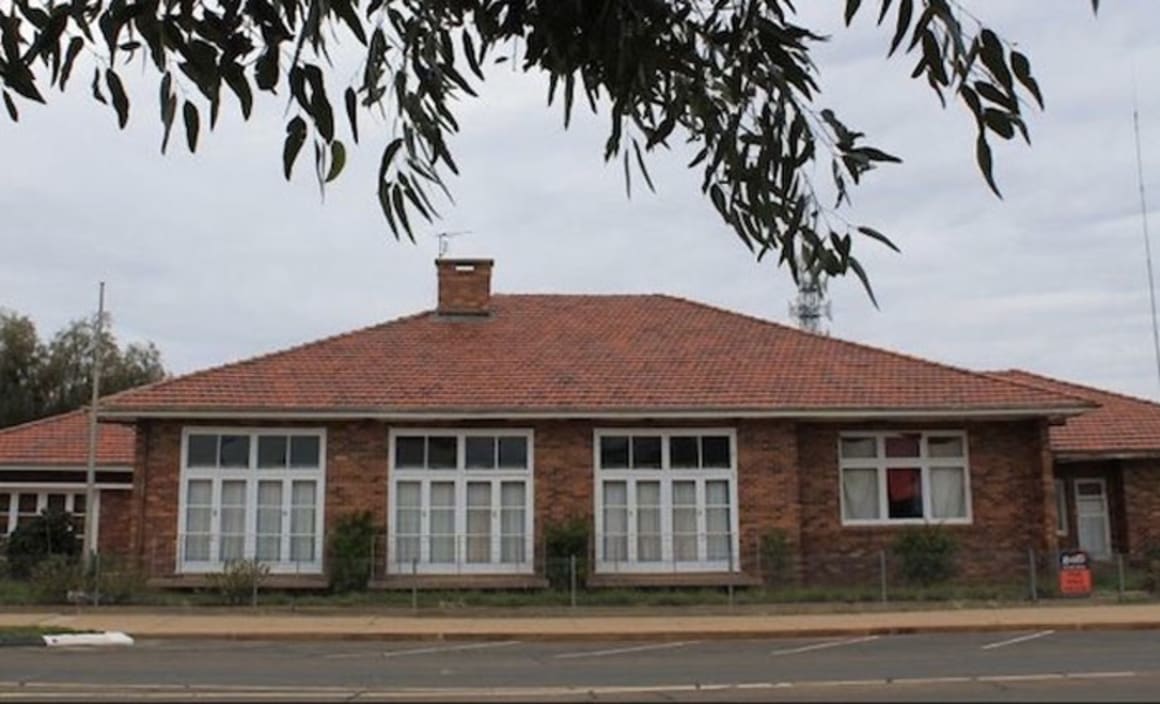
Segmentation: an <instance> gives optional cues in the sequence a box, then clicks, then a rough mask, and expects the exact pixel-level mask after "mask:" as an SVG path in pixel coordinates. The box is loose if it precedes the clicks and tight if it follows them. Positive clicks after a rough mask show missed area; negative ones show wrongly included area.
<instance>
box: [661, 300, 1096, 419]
mask: <svg viewBox="0 0 1160 704" xmlns="http://www.w3.org/2000/svg"><path fill="white" fill-rule="evenodd" d="M655 295H657V296H659V297H661V298H669V299H672V300H675V301H680V302H683V303H687V304H690V305H694V306H699V307H701V308H708V309H710V310H713V311H717V312H721V313H726V314H728V315H732V316H736V317H739V318H744V319H746V320H752V321H754V322H757V323H762V324H764V325H769V326H772V327H776V328H779V329H781V330H784V331H786V332H790V333H794V334H797V335H803V336H807V337H811V338H814V339H820V340H829V341H833V342H834V343H837V344H840V345H844V346H847V347H854V348H857V349H859V350H864V351H870V352H874V353H878V354H887V355H890V356H892V357H895V358H897V359H902V360H906V361H908V362H919V363H921V364H928V365H931V366H934V367H938V368H940V369H946V370H948V371H952V372H955V373H958V374H962V375H965V376H968V377H978V378H982V379H987V380H988V381H992V382H996V383H1000V384H1011V385H1013V386H1019V387H1022V388H1030V389H1034V390H1036V391H1039V392H1044V391H1046V392H1047V393H1050V394H1054V395H1057V396H1060V397H1063V398H1070V399H1073V400H1078V401H1081V402H1082V404H1083V405H1089V404H1091V403H1092V402H1091V401H1089V400H1087V399H1085V398H1080V397H1078V396H1072V395H1071V394H1066V393H1062V392H1059V391H1055V390H1053V389H1044V388H1040V387H1034V386H1031V385H1029V384H1020V383H1017V382H1013V381H1009V380H1007V379H1002V378H999V377H996V376H994V375H993V374H990V373H988V372H981V371H976V370H973V369H967V368H966V367H957V366H955V365H953V364H947V363H946V362H939V361H937V360H933V359H926V358H925V357H919V356H917V355H913V354H907V353H905V352H898V351H896V350H892V349H888V348H886V347H875V346H874V345H868V344H866V343H864V342H856V341H854V340H847V339H845V338H841V337H831V336H829V335H823V334H821V333H816V332H808V331H805V330H799V329H798V328H795V327H793V326H792V325H786V324H785V323H779V322H777V321H776V320H769V319H767V318H761V317H758V316H756V315H750V314H748V313H742V312H739V311H734V310H729V309H728V308H721V307H719V306H715V305H712V304H710V303H704V302H701V301H695V300H692V299H688V298H683V297H681V296H674V295H671V294H667V293H661V294H655Z"/></svg>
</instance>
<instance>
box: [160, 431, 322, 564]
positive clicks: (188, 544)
mask: <svg viewBox="0 0 1160 704" xmlns="http://www.w3.org/2000/svg"><path fill="white" fill-rule="evenodd" d="M325 482H326V434H325V432H324V431H323V430H320V429H300V428H202V427H190V428H185V429H184V431H183V432H182V438H181V490H180V497H179V514H178V525H179V536H178V541H177V552H178V558H177V569H178V571H180V572H186V573H205V572H216V571H219V570H221V569H222V568H223V567H224V566H225V565H226V564H227V563H229V562H231V561H233V560H249V559H257V560H259V561H260V562H262V563H264V564H266V565H268V566H269V567H270V571H271V572H276V573H302V574H317V573H319V572H321V571H322V526H323V506H324V500H323V497H324V496H325Z"/></svg>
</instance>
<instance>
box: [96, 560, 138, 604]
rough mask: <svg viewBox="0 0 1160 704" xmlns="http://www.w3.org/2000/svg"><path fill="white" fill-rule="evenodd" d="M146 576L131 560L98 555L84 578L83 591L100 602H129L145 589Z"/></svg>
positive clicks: (135, 599) (136, 598)
mask: <svg viewBox="0 0 1160 704" xmlns="http://www.w3.org/2000/svg"><path fill="white" fill-rule="evenodd" d="M146 581H147V578H146V576H145V573H144V572H142V571H141V569H140V567H139V566H138V565H136V564H135V563H134V562H133V561H132V560H129V559H126V558H123V557H120V556H117V555H98V557H97V561H96V562H95V563H94V564H93V567H92V570H91V571H90V572H89V574H88V575H87V576H86V578H85V592H86V594H88V595H89V597H90V598H91V599H94V600H96V599H99V600H100V603H102V604H129V603H132V602H134V601H137V600H138V598H139V597H140V596H141V595H142V594H143V593H144V592H145V591H146Z"/></svg>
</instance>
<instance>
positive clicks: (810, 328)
mask: <svg viewBox="0 0 1160 704" xmlns="http://www.w3.org/2000/svg"><path fill="white" fill-rule="evenodd" d="M797 259H798V272H799V275H798V292H797V296H795V297H794V299H793V300H792V301H790V302H789V315H790V317H791V318H793V319H794V320H795V321H797V324H798V327H799V328H801V329H802V330H805V331H806V332H812V333H815V334H819V335H826V334H828V331H827V330H826V329H825V328H824V327H823V324H822V320H823V319H825V320H833V317H832V316H831V314H830V301H829V300H828V299H827V298H826V274H825V272H823V271H822V267H821V265H820V264H818V263H815V264H813V265H806V263H805V261H804V260H805V257H803V256H800V255H799V256H798V257H797Z"/></svg>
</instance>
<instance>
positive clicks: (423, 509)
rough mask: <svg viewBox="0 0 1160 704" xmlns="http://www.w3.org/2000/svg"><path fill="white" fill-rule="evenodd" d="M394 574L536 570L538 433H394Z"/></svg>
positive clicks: (391, 558) (391, 561)
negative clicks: (535, 452)
mask: <svg viewBox="0 0 1160 704" xmlns="http://www.w3.org/2000/svg"><path fill="white" fill-rule="evenodd" d="M390 444H391V490H390V506H389V515H390V518H389V525H388V530H389V532H390V534H391V539H390V540H389V541H388V561H389V569H390V571H391V572H393V573H399V574H408V573H412V572H414V573H424V574H455V573H461V572H475V573H486V572H530V571H531V570H532V433H531V431H526V430H503V431H496V430H483V429H472V430H423V431H420V430H396V431H392V433H391V443H390Z"/></svg>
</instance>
